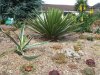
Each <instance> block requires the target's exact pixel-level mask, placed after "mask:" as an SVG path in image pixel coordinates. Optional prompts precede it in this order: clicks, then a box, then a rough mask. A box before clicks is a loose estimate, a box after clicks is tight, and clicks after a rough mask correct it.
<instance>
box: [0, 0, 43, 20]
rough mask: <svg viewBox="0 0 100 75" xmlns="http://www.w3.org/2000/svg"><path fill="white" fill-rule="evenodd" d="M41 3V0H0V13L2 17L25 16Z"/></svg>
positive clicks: (37, 8)
mask: <svg viewBox="0 0 100 75" xmlns="http://www.w3.org/2000/svg"><path fill="white" fill-rule="evenodd" d="M42 3H43V1H42V0H0V15H1V17H2V18H5V17H13V18H15V19H23V18H27V17H29V14H30V13H33V12H32V11H35V10H40V9H41V6H42Z"/></svg>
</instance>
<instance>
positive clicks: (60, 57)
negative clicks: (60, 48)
mask: <svg viewBox="0 0 100 75" xmlns="http://www.w3.org/2000/svg"><path fill="white" fill-rule="evenodd" d="M52 60H53V61H54V62H56V63H58V64H63V63H66V62H67V58H66V56H65V55H64V54H63V53H57V54H56V55H54V56H53V57H52Z"/></svg>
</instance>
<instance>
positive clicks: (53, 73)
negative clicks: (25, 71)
mask: <svg viewBox="0 0 100 75" xmlns="http://www.w3.org/2000/svg"><path fill="white" fill-rule="evenodd" d="M49 75H60V74H59V72H58V71H57V70H52V71H50V72H49Z"/></svg>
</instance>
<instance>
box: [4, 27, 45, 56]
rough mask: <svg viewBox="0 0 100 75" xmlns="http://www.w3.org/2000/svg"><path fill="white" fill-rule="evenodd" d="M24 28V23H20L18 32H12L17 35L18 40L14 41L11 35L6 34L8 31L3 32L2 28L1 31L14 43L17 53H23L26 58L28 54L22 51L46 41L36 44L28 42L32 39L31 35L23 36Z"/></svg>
mask: <svg viewBox="0 0 100 75" xmlns="http://www.w3.org/2000/svg"><path fill="white" fill-rule="evenodd" d="M24 29H25V25H22V27H21V30H20V34H19V35H17V34H16V33H15V32H14V34H15V35H16V36H17V38H18V41H16V40H15V39H14V38H13V37H12V36H11V35H9V34H8V32H5V31H4V30H3V29H2V32H3V33H4V34H6V35H7V36H8V37H9V38H10V39H11V40H12V41H13V42H14V43H15V45H16V51H15V52H17V53H18V54H20V55H23V56H24V57H25V58H28V56H26V55H25V54H24V52H25V51H26V50H28V49H29V48H32V47H34V46H37V45H41V44H44V43H47V42H41V43H37V44H29V43H30V41H31V40H32V38H33V36H32V37H31V38H30V39H28V38H27V37H26V36H25V33H24ZM31 58H34V56H31Z"/></svg>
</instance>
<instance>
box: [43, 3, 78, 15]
mask: <svg viewBox="0 0 100 75" xmlns="http://www.w3.org/2000/svg"><path fill="white" fill-rule="evenodd" d="M48 8H58V9H60V10H62V11H64V15H66V14H67V13H69V12H71V13H73V14H78V12H77V11H74V5H56V4H44V5H43V10H48Z"/></svg>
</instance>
